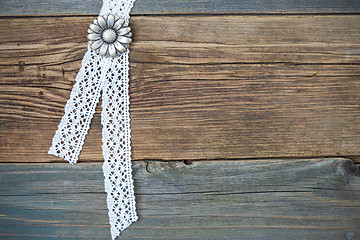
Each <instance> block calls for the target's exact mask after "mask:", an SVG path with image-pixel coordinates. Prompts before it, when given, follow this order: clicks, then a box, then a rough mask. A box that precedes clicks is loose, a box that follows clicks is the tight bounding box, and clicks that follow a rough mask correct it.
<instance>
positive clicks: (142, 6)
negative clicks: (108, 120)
mask: <svg viewBox="0 0 360 240" xmlns="http://www.w3.org/2000/svg"><path fill="white" fill-rule="evenodd" d="M101 3H102V1H101V0H87V1H79V0H59V1H55V2H53V1H49V0H43V1H39V0H28V1H19V0H12V1H10V0H0V36H1V37H0V60H1V61H0V162H1V164H0V189H1V191H0V238H1V239H11V240H13V239H26V240H28V239H59V240H61V239H79V238H83V239H109V238H110V231H109V224H108V215H107V209H106V201H105V197H106V196H105V192H104V188H103V174H102V168H101V167H102V162H103V158H102V156H101V125H100V111H101V109H100V108H98V109H97V113H96V114H95V117H94V119H93V122H92V125H91V129H90V131H89V135H88V136H87V139H86V141H85V145H84V149H83V151H82V153H81V155H80V162H81V163H79V164H78V165H75V166H70V165H68V164H67V163H64V161H63V160H62V159H60V158H56V157H54V156H50V155H48V154H47V151H48V148H49V147H50V144H51V139H52V137H53V134H54V133H55V130H56V127H57V125H58V123H59V121H60V118H61V116H62V114H63V108H64V106H65V102H66V100H67V99H68V97H69V95H70V91H71V88H72V86H73V84H74V78H75V76H76V74H77V72H78V70H79V67H80V62H81V59H82V57H83V55H84V53H85V51H86V46H87V45H86V44H87V43H86V41H87V40H86V38H85V37H84V36H85V35H86V30H87V26H88V24H89V22H90V21H91V20H92V18H93V17H94V16H96V15H97V14H98V12H99V9H100V8H101ZM359 22H360V1H357V0H326V1H320V0H315V1H308V0H299V1H285V0H251V1H250V0H244V1H237V0H229V1H220V0H211V1H210V0H201V1H198V0H179V1H178V0H176V1H175V0H164V1H156V2H155V1H154V0H138V1H137V2H136V4H135V7H134V11H133V13H132V18H131V27H132V29H133V33H134V42H133V44H132V45H131V54H130V62H131V63H130V64H131V71H130V97H131V109H130V111H131V129H132V157H133V159H134V160H135V161H133V163H134V165H133V168H134V177H135V188H136V189H135V191H136V200H137V209H138V213H139V217H140V218H139V221H138V222H137V223H135V224H133V225H132V226H131V227H130V228H128V229H127V230H126V231H125V232H123V233H122V235H121V237H120V238H119V239H270V240H271V239H273V240H275V239H276V240H278V239H316V240H318V239H331V240H332V239H346V240H354V239H357V238H359V236H360V230H359V229H360V180H359V179H360V178H359V175H360V172H359V166H357V165H354V164H353V162H352V161H350V160H349V158H351V159H352V160H354V161H355V162H356V161H357V162H360V137H359V136H360V94H359V92H360V67H359V66H360V50H359V49H360V24H359ZM325 156H328V157H325ZM335 156H347V157H349V158H334V157H335ZM274 157H275V158H276V159H274ZM306 157H316V158H311V159H306ZM260 158H261V159H262V160H259V159H260ZM299 158H302V159H299ZM148 160H166V161H165V162H164V161H148ZM172 160H184V161H172ZM49 162H51V163H49ZM55 162H57V163H55ZM58 162H61V163H58ZM84 162H87V163H84Z"/></svg>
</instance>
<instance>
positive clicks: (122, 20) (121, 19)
mask: <svg viewBox="0 0 360 240" xmlns="http://www.w3.org/2000/svg"><path fill="white" fill-rule="evenodd" d="M124 22H125V20H124V19H123V18H120V19H119V20H117V21H116V23H115V24H114V27H113V28H114V29H115V30H119V29H120V28H121V27H122V25H123V24H124Z"/></svg>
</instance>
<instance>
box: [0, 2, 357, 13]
mask: <svg viewBox="0 0 360 240" xmlns="http://www.w3.org/2000/svg"><path fill="white" fill-rule="evenodd" d="M101 6H102V1H101V0H87V1H80V0H71V1H70V0H58V1H55V2H54V1H50V0H42V1H39V0H27V1H21V0H2V1H1V8H0V15H2V16H13V15H17V16H21V15H62V14H98V13H99V11H100V9H101ZM359 11H360V3H359V1H357V0H326V1H323V0H314V1H308V0H298V1H286V0H242V1H238V0H227V1H222V0H201V1H199V0H163V1H156V0H137V1H136V2H135V6H134V8H133V13H134V14H164V13H165V14H169V13H170V14H173V13H204V12H205V13H219V12H220V13H225V12H227V13H228V12H232V13H233V12H240V13H264V12H266V13H269V12H271V13H294V12H296V13H298V12H301V13H313V12H316V13H339V12H340V13H343V12H359Z"/></svg>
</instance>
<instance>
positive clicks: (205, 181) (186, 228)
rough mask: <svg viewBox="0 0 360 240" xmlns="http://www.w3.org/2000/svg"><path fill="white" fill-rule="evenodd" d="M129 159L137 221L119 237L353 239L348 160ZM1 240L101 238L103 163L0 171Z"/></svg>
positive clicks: (358, 182) (359, 219)
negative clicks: (132, 164) (184, 162)
mask: <svg viewBox="0 0 360 240" xmlns="http://www.w3.org/2000/svg"><path fill="white" fill-rule="evenodd" d="M146 165H147V164H146V163H145V162H135V164H134V167H133V168H134V178H135V192H136V200H137V209H138V214H139V220H138V222H136V223H134V224H133V225H132V226H130V228H128V229H127V230H125V231H124V232H123V233H122V235H121V239H238V238H239V237H240V236H241V239H265V238H266V239H274V240H275V239H276V240H277V239H288V238H289V236H291V238H293V239H346V237H345V236H346V235H348V236H350V235H352V234H354V235H355V239H356V238H357V237H358V236H360V178H359V175H360V171H359V167H358V166H355V165H354V164H353V163H352V162H351V161H349V160H346V159H326V158H325V159H306V160H294V161H283V160H271V161H210V162H208V161H194V162H193V164H191V165H185V164H183V163H182V162H152V161H150V162H148V166H147V168H146ZM0 171H1V172H0V173H1V174H0V179H1V180H0V188H1V193H0V199H1V200H0V211H1V215H0V223H1V224H0V226H1V227H0V236H1V239H54V238H56V239H69V238H71V239H78V238H80V239H109V238H110V231H109V226H108V217H107V209H106V199H105V193H104V189H103V174H102V165H101V164H100V163H97V164H79V165H76V166H71V165H68V164H65V163H64V164H1V165H0Z"/></svg>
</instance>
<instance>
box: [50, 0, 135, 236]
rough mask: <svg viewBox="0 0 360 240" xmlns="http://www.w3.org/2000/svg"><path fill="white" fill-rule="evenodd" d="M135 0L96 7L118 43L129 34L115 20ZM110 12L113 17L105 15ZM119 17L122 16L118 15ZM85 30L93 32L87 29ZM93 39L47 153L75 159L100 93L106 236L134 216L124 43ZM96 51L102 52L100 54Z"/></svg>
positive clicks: (108, 0) (110, 0) (111, 1)
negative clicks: (99, 42) (100, 45)
mask: <svg viewBox="0 0 360 240" xmlns="http://www.w3.org/2000/svg"><path fill="white" fill-rule="evenodd" d="M134 1H135V0H117V1H115V0H104V5H103V8H102V10H101V12H100V15H103V16H104V17H103V19H104V20H105V21H106V26H105V25H104V27H103V29H104V28H105V27H107V28H110V27H112V26H114V27H112V28H111V29H114V31H119V32H117V34H116V36H119V35H120V34H124V35H123V36H120V38H121V39H120V40H122V41H125V42H121V41H120V43H121V44H122V45H123V46H127V45H126V43H129V41H128V39H126V38H130V37H131V35H130V34H131V33H129V31H128V29H129V28H128V27H127V26H124V27H123V28H121V29H120V25H119V24H123V23H124V22H125V23H126V22H128V20H129V13H130V11H131V8H132V7H133V3H134ZM110 15H113V16H114V17H112V16H111V17H109V16H110ZM115 16H116V17H115ZM121 18H122V19H124V20H123V21H122V20H119V19H121ZM101 21H103V20H101V19H100V17H99V18H98V20H95V21H94V22H95V23H98V25H99V27H100V28H101V26H102V25H101V24H103V23H102V22H101ZM116 24H117V25H116ZM124 29H125V30H124ZM95 30H97V28H95ZM89 31H90V32H91V33H94V32H92V31H93V30H91V29H90V30H89ZM104 32H105V31H104ZM108 33H109V31H107V35H106V36H107V38H105V40H108V39H112V40H113V38H112V36H111V34H108ZM95 37H96V36H95ZM114 39H115V40H116V38H114ZM115 40H114V43H115ZM93 43H94V41H93V42H91V41H90V42H89V44H88V51H87V52H86V53H85V56H84V58H83V60H82V66H81V68H80V70H79V73H78V75H77V76H76V82H75V85H74V86H73V89H72V91H71V95H70V98H69V100H68V101H67V103H66V106H65V114H64V116H63V117H62V119H61V121H60V124H59V126H58V129H57V131H56V133H55V135H54V138H53V141H52V146H51V148H50V149H49V154H53V155H55V156H58V157H61V158H63V159H65V160H67V161H68V162H70V163H71V164H75V163H76V162H77V161H78V157H79V155H80V152H81V149H82V146H83V144H84V140H85V137H86V135H87V132H88V130H89V128H90V122H91V119H92V117H93V115H94V113H95V108H96V105H97V104H98V102H99V99H100V95H102V113H101V124H102V142H103V145H102V152H103V157H104V164H103V172H104V177H105V178H104V185H105V191H106V193H107V206H108V210H109V222H110V226H111V227H110V230H111V237H112V239H115V238H116V237H117V236H119V234H120V232H121V231H123V230H124V229H126V228H127V227H128V226H130V225H131V224H132V223H133V222H135V221H136V220H137V219H138V217H137V213H136V207H135V195H134V187H133V178H132V169H131V142H130V141H131V135H130V133H131V130H130V115H129V104H130V99H129V90H128V89H129V49H128V48H127V49H126V50H124V49H121V50H122V51H118V48H115V47H116V45H115V44H114V46H115V47H113V49H112V51H113V52H111V50H110V48H111V47H112V46H110V45H111V44H110V43H108V42H105V43H104V44H103V45H104V49H105V48H106V51H105V50H104V49H103V50H100V49H99V50H96V49H95V50H94V49H93V48H92V46H91V44H93ZM119 46H120V45H119ZM120 47H121V46H120ZM114 49H115V50H114ZM101 51H102V53H103V54H99V53H100V52H101ZM114 51H116V53H117V56H115V54H114ZM109 53H111V54H110V55H111V57H110V56H109ZM100 55H102V56H100Z"/></svg>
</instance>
